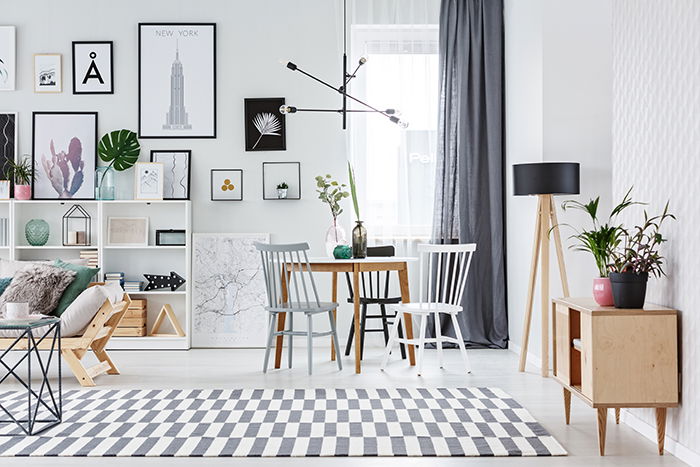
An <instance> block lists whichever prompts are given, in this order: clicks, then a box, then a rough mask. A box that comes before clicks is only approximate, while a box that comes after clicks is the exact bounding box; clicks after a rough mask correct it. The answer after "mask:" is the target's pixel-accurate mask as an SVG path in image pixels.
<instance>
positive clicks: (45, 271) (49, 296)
mask: <svg viewBox="0 0 700 467" xmlns="http://www.w3.org/2000/svg"><path fill="white" fill-rule="evenodd" d="M73 279H75V271H69V270H67V269H62V268H57V267H54V266H48V265H44V264H30V265H29V266H25V267H24V268H23V269H20V270H19V271H17V273H16V274H15V277H14V278H13V279H12V282H11V283H10V285H9V287H7V289H5V292H4V293H3V294H2V296H0V313H1V314H2V315H3V316H4V315H5V304H6V303H9V302H20V303H29V312H30V313H41V314H43V315H48V314H49V313H51V312H52V311H53V310H54V309H55V308H56V305H57V304H58V301H59V300H60V299H61V295H63V291H64V290H66V288H67V287H68V286H69V285H70V283H71V282H73Z"/></svg>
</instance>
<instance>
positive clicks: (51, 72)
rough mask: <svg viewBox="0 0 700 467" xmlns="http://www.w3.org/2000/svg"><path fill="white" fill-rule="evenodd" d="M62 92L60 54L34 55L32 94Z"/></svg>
mask: <svg viewBox="0 0 700 467" xmlns="http://www.w3.org/2000/svg"><path fill="white" fill-rule="evenodd" d="M62 91H63V71H62V60H61V54H34V92H39V93H58V92H62Z"/></svg>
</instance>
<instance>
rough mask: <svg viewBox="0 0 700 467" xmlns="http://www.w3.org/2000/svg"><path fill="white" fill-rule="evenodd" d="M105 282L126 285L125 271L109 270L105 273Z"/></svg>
mask: <svg viewBox="0 0 700 467" xmlns="http://www.w3.org/2000/svg"><path fill="white" fill-rule="evenodd" d="M105 284H119V286H120V287H122V288H123V287H124V273H123V272H108V273H105Z"/></svg>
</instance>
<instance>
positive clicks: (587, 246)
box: [552, 188, 640, 306]
mask: <svg viewBox="0 0 700 467" xmlns="http://www.w3.org/2000/svg"><path fill="white" fill-rule="evenodd" d="M631 192H632V188H630V189H629V190H628V191H627V193H625V196H624V198H623V199H622V201H621V202H620V203H619V204H618V205H617V206H615V207H614V208H613V209H612V211H611V212H610V215H609V216H608V219H607V220H606V221H605V222H604V223H601V222H600V221H599V220H598V206H599V204H600V196H598V197H597V198H595V199H592V200H590V201H589V202H588V203H586V204H583V203H580V202H578V201H575V200H567V201H564V202H563V203H562V208H563V209H564V211H566V210H567V209H577V210H579V211H583V212H585V213H586V214H588V216H589V217H590V218H591V222H592V226H591V228H589V229H582V230H576V229H574V230H575V232H576V233H575V234H573V235H571V236H570V237H569V239H570V240H575V243H573V244H572V245H570V246H569V248H570V249H572V250H574V251H584V252H588V253H590V254H591V255H592V256H593V260H594V261H595V265H596V268H597V269H598V277H596V278H594V279H593V298H594V299H595V301H596V303H598V305H600V306H612V305H613V294H612V287H611V284H610V278H609V277H608V273H609V268H608V265H609V264H610V262H611V255H612V252H613V250H614V249H615V248H617V246H618V245H619V244H620V237H621V236H622V234H623V230H622V226H621V225H620V224H619V223H617V216H618V214H620V213H621V212H622V211H624V210H625V209H626V208H628V207H629V206H632V205H634V204H640V203H636V202H634V201H632V198H631ZM563 225H567V226H568V227H571V225H569V224H563ZM552 228H555V227H552ZM571 228H573V227H571Z"/></svg>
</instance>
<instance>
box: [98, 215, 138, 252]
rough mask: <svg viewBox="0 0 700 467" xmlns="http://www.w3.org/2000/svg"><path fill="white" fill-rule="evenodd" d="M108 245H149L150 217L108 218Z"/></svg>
mask: <svg viewBox="0 0 700 467" xmlns="http://www.w3.org/2000/svg"><path fill="white" fill-rule="evenodd" d="M107 245H109V246H148V217H110V218H108V219H107Z"/></svg>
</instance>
